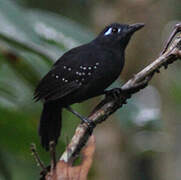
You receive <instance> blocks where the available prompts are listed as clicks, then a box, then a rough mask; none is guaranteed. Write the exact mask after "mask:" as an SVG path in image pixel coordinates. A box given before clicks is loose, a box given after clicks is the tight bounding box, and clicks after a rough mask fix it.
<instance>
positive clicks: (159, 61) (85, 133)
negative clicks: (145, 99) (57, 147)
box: [60, 33, 181, 162]
mask: <svg viewBox="0 0 181 180" xmlns="http://www.w3.org/2000/svg"><path fill="white" fill-rule="evenodd" d="M169 43H170V42H169ZM178 59H181V33H180V34H179V36H178V37H176V38H175V40H174V41H173V42H172V43H171V45H170V47H169V48H167V49H166V50H164V54H162V55H160V56H159V57H158V58H156V59H155V60H154V61H153V62H152V63H151V64H150V65H148V66H146V67H145V68H144V69H143V70H142V71H140V72H139V73H137V74H136V75H134V77H133V78H131V79H130V80H129V81H127V82H126V83H125V84H124V85H123V86H122V87H121V89H122V90H125V91H127V90H129V91H128V92H129V93H121V94H120V95H119V97H118V98H116V99H112V98H109V97H106V98H105V99H104V100H103V101H101V102H100V103H99V104H98V105H97V106H96V108H95V109H94V110H93V112H92V113H91V114H90V115H89V117H88V118H89V120H90V121H93V122H94V124H95V125H97V124H98V123H101V122H102V121H104V120H106V119H107V118H108V117H109V116H110V115H111V114H112V113H114V112H115V111H116V110H117V109H119V108H120V107H122V105H123V104H126V100H127V99H128V98H130V97H131V95H132V94H133V93H134V92H135V91H131V89H135V88H136V87H137V86H138V85H139V84H140V83H142V82H144V81H150V80H151V79H152V77H153V75H154V74H155V72H159V69H160V68H161V67H165V69H166V68H167V66H168V65H169V64H171V63H173V62H174V61H176V60H178ZM94 128H95V127H89V126H87V124H86V123H82V124H80V125H78V127H77V128H76V131H75V134H74V136H73V137H72V139H71V142H70V144H69V145H68V146H67V148H66V150H65V152H64V153H63V154H62V156H61V158H60V160H63V161H65V162H72V161H73V160H74V159H75V158H76V156H77V155H78V154H79V153H80V151H81V149H82V147H83V146H84V145H85V144H86V142H87V141H88V139H89V137H90V135H91V132H92V131H93V129H94Z"/></svg>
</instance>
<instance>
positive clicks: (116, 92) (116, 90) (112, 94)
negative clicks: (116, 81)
mask: <svg viewBox="0 0 181 180" xmlns="http://www.w3.org/2000/svg"><path fill="white" fill-rule="evenodd" d="M121 92H122V89H121V88H114V89H111V90H107V91H105V95H106V98H107V97H111V98H113V99H117V98H118V97H119V96H120V94H121Z"/></svg>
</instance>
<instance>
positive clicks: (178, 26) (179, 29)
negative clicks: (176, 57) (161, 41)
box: [160, 23, 181, 55]
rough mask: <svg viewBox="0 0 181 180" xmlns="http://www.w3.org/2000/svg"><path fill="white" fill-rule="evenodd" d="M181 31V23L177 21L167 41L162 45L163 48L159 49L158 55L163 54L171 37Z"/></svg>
mask: <svg viewBox="0 0 181 180" xmlns="http://www.w3.org/2000/svg"><path fill="white" fill-rule="evenodd" d="M178 32H181V23H178V24H176V25H175V27H174V30H173V32H172V33H171V34H170V36H169V38H168V40H167V42H166V43H165V45H164V48H163V50H162V51H161V53H160V55H162V54H164V53H165V52H166V50H167V49H168V46H169V45H170V43H171V41H172V40H173V38H174V37H175V35H176V34H177V33H178Z"/></svg>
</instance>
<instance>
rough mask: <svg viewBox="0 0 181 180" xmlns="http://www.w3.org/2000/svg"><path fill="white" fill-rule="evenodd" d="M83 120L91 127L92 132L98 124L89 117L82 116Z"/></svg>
mask: <svg viewBox="0 0 181 180" xmlns="http://www.w3.org/2000/svg"><path fill="white" fill-rule="evenodd" d="M81 120H82V122H83V123H86V124H87V126H88V127H89V129H90V134H92V130H93V129H94V128H95V127H96V124H95V123H94V122H93V121H91V120H89V119H88V118H82V119H81Z"/></svg>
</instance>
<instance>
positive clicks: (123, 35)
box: [96, 23, 144, 49]
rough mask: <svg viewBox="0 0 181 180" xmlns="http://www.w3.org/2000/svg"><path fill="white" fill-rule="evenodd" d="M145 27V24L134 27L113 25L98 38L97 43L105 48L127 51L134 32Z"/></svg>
mask: <svg viewBox="0 0 181 180" xmlns="http://www.w3.org/2000/svg"><path fill="white" fill-rule="evenodd" d="M143 26H144V24H143V23H137V24H132V25H128V24H118V23H113V24H110V25H109V26H107V27H105V28H104V30H103V31H102V32H101V33H100V34H99V35H98V37H97V38H96V41H98V42H99V43H101V45H103V46H105V47H112V48H123V49H125V48H126V46H127V44H128V42H129V40H130V38H131V36H132V35H133V34H134V32H136V31H137V30H139V29H141V28H142V27H143Z"/></svg>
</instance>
